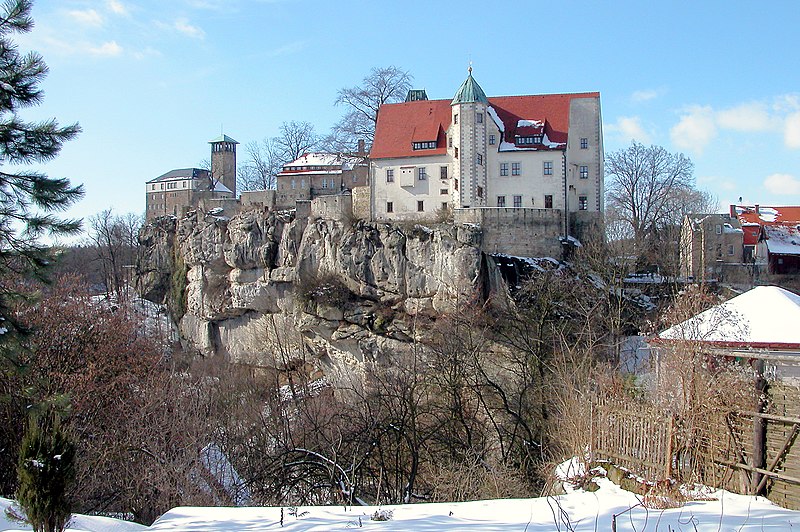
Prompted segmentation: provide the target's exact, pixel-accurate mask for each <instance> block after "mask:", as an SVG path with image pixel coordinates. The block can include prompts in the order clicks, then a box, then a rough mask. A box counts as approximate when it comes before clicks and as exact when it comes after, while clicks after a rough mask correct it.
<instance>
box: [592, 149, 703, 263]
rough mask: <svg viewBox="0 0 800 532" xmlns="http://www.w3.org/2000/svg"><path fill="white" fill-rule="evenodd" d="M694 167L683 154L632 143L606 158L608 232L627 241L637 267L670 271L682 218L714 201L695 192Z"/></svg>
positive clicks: (700, 192) (673, 261) (701, 192)
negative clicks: (649, 265)
mask: <svg viewBox="0 0 800 532" xmlns="http://www.w3.org/2000/svg"><path fill="white" fill-rule="evenodd" d="M693 171H694V165H693V164H692V161H691V160H689V158H687V157H686V156H684V155H683V154H682V153H670V152H668V151H667V150H666V149H664V148H663V147H661V146H650V147H647V146H644V145H643V144H639V143H637V142H635V141H634V142H633V143H631V145H630V146H629V147H628V148H626V149H623V150H619V151H616V152H612V153H610V154H608V155H607V156H606V174H607V175H608V176H609V181H608V201H607V206H608V210H609V212H610V213H611V214H612V216H611V225H610V226H611V227H612V228H613V229H614V230H615V231H616V232H617V233H618V236H621V237H623V238H627V239H632V243H633V248H634V252H635V254H636V255H637V256H638V258H639V262H646V263H648V264H653V263H654V264H658V265H659V266H661V267H663V268H664V269H666V270H669V271H671V270H673V269H674V267H673V266H674V265H675V264H676V261H675V260H673V255H675V256H677V247H678V233H679V231H680V228H679V227H680V223H681V220H682V218H683V215H684V214H686V213H688V212H698V209H712V208H714V207H715V206H716V200H715V199H714V198H713V196H711V195H710V194H708V193H706V192H704V191H701V190H698V189H697V188H695V183H694V176H693V175H692V173H693Z"/></svg>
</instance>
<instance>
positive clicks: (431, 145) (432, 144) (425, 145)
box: [413, 140, 436, 150]
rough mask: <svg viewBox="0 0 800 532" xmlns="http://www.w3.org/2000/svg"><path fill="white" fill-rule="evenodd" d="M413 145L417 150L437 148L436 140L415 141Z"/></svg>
mask: <svg viewBox="0 0 800 532" xmlns="http://www.w3.org/2000/svg"><path fill="white" fill-rule="evenodd" d="M413 147H414V149H415V150H435V149H436V141H435V140H433V141H429V142H414V143H413Z"/></svg>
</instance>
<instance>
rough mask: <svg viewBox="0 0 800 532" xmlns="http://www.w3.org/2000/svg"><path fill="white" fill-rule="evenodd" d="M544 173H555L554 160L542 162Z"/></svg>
mask: <svg viewBox="0 0 800 532" xmlns="http://www.w3.org/2000/svg"><path fill="white" fill-rule="evenodd" d="M542 175H553V161H543V162H542Z"/></svg>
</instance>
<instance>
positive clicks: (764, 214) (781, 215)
mask: <svg viewBox="0 0 800 532" xmlns="http://www.w3.org/2000/svg"><path fill="white" fill-rule="evenodd" d="M730 214H731V216H733V217H736V218H737V219H738V220H739V223H740V224H741V226H742V230H743V231H744V242H743V245H744V259H745V261H750V262H752V261H755V259H756V247H757V246H758V242H759V239H760V238H761V236H762V235H761V228H762V227H764V226H768V225H769V226H773V225H788V226H797V225H798V224H800V207H797V206H772V207H770V206H766V205H731V207H730Z"/></svg>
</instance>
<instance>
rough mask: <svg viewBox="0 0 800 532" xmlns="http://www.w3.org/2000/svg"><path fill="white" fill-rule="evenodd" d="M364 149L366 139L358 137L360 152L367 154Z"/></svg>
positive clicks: (360, 153)
mask: <svg viewBox="0 0 800 532" xmlns="http://www.w3.org/2000/svg"><path fill="white" fill-rule="evenodd" d="M364 149H365V145H364V139H358V154H359V155H365V154H366V152H365V151H364Z"/></svg>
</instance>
